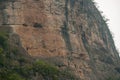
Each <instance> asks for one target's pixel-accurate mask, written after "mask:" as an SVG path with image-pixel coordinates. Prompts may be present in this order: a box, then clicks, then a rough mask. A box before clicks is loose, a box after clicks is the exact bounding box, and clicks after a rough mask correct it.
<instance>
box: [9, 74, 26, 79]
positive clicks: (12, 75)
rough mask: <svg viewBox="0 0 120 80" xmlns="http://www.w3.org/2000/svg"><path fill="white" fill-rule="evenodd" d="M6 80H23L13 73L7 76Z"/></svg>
mask: <svg viewBox="0 0 120 80" xmlns="http://www.w3.org/2000/svg"><path fill="white" fill-rule="evenodd" d="M8 80H25V79H24V78H22V77H21V76H20V75H19V74H17V73H13V74H10V75H9V76H8Z"/></svg>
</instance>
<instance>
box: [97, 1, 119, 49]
mask: <svg viewBox="0 0 120 80" xmlns="http://www.w3.org/2000/svg"><path fill="white" fill-rule="evenodd" d="M95 2H96V3H97V6H99V10H101V11H103V15H105V16H106V17H107V18H108V19H110V21H109V22H108V23H109V24H108V25H109V28H110V30H111V31H112V33H113V34H114V41H115V45H116V47H117V49H119V51H120V0H95Z"/></svg>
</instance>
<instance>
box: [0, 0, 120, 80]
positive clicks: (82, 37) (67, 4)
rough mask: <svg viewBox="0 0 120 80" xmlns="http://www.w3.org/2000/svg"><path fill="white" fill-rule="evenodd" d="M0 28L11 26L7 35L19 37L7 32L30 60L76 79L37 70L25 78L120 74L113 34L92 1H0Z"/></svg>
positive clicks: (101, 78)
mask: <svg viewBox="0 0 120 80" xmlns="http://www.w3.org/2000/svg"><path fill="white" fill-rule="evenodd" d="M0 27H1V28H0V29H1V30H0V31H2V30H3V29H4V30H5V29H9V27H10V29H12V31H11V32H10V34H15V35H17V36H16V37H15V36H11V37H13V38H14V39H12V40H13V41H12V42H14V43H15V42H16V40H17V39H18V40H17V43H16V44H18V43H19V45H17V46H20V47H22V49H24V50H23V53H25V54H26V53H27V54H28V56H31V59H32V58H33V60H34V59H42V60H45V61H46V62H49V63H51V64H54V65H55V66H57V69H59V70H60V71H62V70H63V71H65V70H66V71H70V73H72V74H73V75H74V76H76V77H77V78H76V79H72V78H71V79H70V78H66V79H65V78H54V79H50V78H44V79H43V77H42V78H41V76H38V75H39V74H38V75H37V74H36V75H37V77H39V78H31V79H25V80H107V79H108V78H109V77H112V76H113V77H119V76H120V66H119V55H118V52H117V50H116V48H115V45H114V41H113V39H112V35H111V33H110V30H109V29H108V26H107V24H106V21H105V20H104V19H103V17H102V16H101V14H100V12H99V11H98V10H97V8H96V7H95V5H94V2H93V1H92V0H0ZM21 52H22V51H21ZM23 53H22V54H23ZM40 69H41V68H40ZM33 76H35V75H33ZM61 77H62V76H61ZM7 80H8V79H7ZM10 80H13V79H10ZM22 80H23V79H22ZM108 80H109V79H108ZM110 80H111V79H110ZM113 80H114V79H113Z"/></svg>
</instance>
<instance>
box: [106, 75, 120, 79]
mask: <svg viewBox="0 0 120 80" xmlns="http://www.w3.org/2000/svg"><path fill="white" fill-rule="evenodd" d="M107 80H120V77H115V76H114V77H109V78H108V79H107Z"/></svg>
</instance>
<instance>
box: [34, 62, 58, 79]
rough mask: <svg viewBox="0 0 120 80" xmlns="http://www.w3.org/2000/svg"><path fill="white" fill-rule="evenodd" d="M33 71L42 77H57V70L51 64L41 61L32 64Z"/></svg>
mask: <svg viewBox="0 0 120 80" xmlns="http://www.w3.org/2000/svg"><path fill="white" fill-rule="evenodd" d="M34 70H35V71H36V72H39V73H41V74H42V75H43V76H49V77H54V78H55V76H58V75H59V70H58V69H57V68H56V67H55V66H54V65H52V64H49V63H47V62H44V61H42V60H39V61H36V62H35V63H34Z"/></svg>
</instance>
